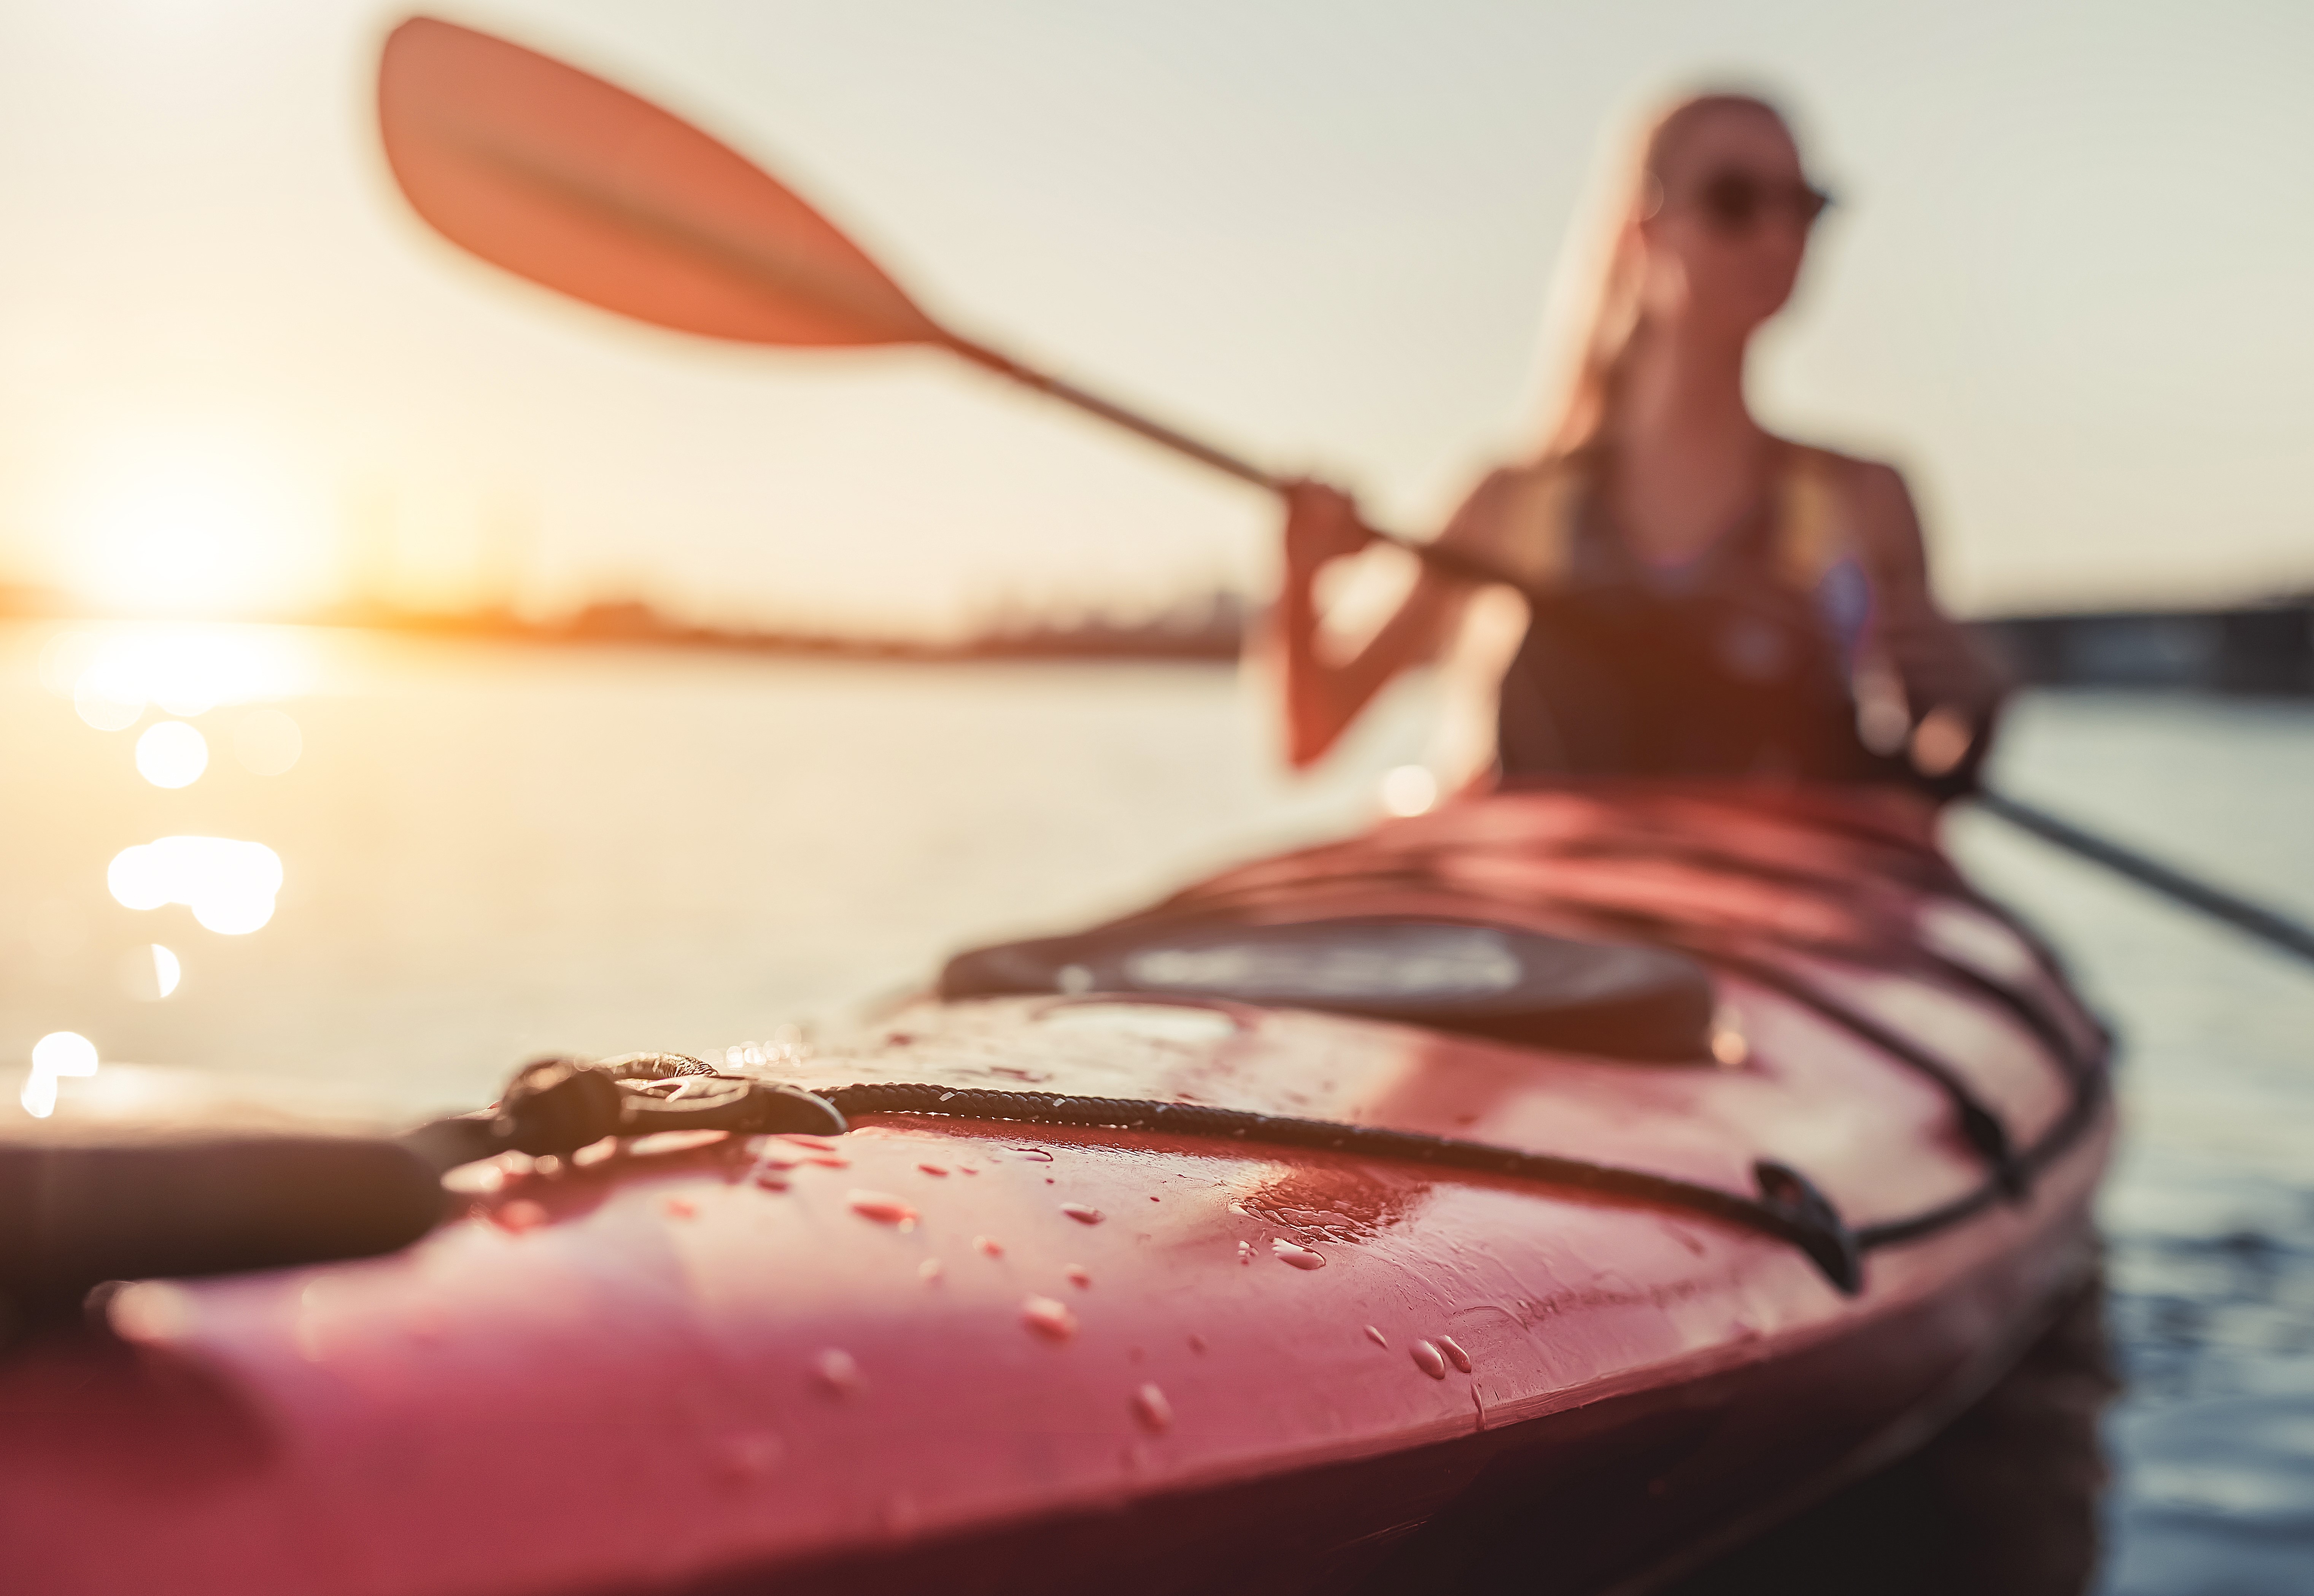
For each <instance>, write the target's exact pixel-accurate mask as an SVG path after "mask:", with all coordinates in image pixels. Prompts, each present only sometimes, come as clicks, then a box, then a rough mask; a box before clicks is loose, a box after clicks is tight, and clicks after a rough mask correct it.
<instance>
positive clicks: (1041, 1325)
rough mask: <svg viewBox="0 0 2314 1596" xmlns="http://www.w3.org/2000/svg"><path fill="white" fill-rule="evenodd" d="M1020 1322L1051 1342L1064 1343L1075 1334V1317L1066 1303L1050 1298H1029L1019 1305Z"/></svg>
mask: <svg viewBox="0 0 2314 1596" xmlns="http://www.w3.org/2000/svg"><path fill="white" fill-rule="evenodd" d="M1020 1322H1021V1323H1022V1324H1024V1325H1026V1326H1028V1327H1029V1328H1030V1329H1031V1330H1034V1331H1035V1332H1037V1334H1038V1335H1039V1336H1044V1337H1046V1338H1047V1340H1051V1341H1066V1340H1067V1339H1068V1338H1069V1337H1070V1336H1074V1335H1075V1334H1076V1333H1077V1316H1076V1315H1075V1314H1073V1313H1072V1312H1070V1311H1069V1305H1068V1304H1067V1303H1065V1302H1062V1301H1055V1299H1053V1298H1051V1297H1031V1298H1029V1300H1028V1301H1025V1302H1023V1303H1021V1304H1020Z"/></svg>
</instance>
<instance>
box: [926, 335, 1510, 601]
mask: <svg viewBox="0 0 2314 1596" xmlns="http://www.w3.org/2000/svg"><path fill="white" fill-rule="evenodd" d="M943 336H944V338H945V339H946V344H947V348H949V349H950V350H951V351H953V352H954V353H956V354H958V355H960V356H962V357H964V358H965V359H967V360H969V361H971V362H972V363H973V364H974V365H975V366H981V367H983V368H985V369H986V370H988V371H993V372H994V373H995V374H996V375H999V376H1002V377H1005V378H1009V379H1010V380H1011V381H1012V382H1015V383H1018V384H1020V385H1021V386H1022V387H1024V388H1033V389H1035V390H1036V391H1037V392H1039V393H1042V394H1045V395H1046V396H1047V397H1048V398H1052V399H1057V400H1059V401H1061V402H1062V403H1064V404H1073V405H1074V406H1076V407H1077V409H1079V410H1083V411H1084V412H1085V413H1086V414H1088V415H1091V416H1097V417H1099V418H1100V419H1102V420H1104V421H1107V422H1108V423H1109V424H1110V425H1111V426H1115V427H1122V428H1125V429H1126V431H1127V432H1130V433H1133V434H1135V435H1136V436H1140V437H1144V438H1146V439H1147V440H1148V441H1149V442H1151V443H1153V444H1155V445H1158V446H1159V447H1161V448H1166V449H1170V450H1172V451H1173V452H1174V453H1175V454H1181V455H1186V456H1187V457H1188V458H1189V459H1191V460H1194V461H1196V462H1197V463H1198V464H1200V465H1206V466H1210V467H1212V468H1213V469H1214V470H1215V471H1217V472H1223V473H1225V474H1226V475H1229V476H1232V477H1235V478H1236V479H1237V480H1238V481H1241V482H1249V483H1251V484H1252V485H1253V486H1254V487H1256V488H1263V489H1267V490H1268V491H1270V492H1272V493H1276V494H1279V495H1283V494H1285V493H1286V492H1287V491H1289V490H1290V489H1292V488H1293V486H1294V484H1293V481H1292V479H1290V478H1287V477H1281V476H1279V475H1278V474H1277V473H1276V472H1270V471H1265V470H1263V469H1262V468H1261V467H1260V466H1259V465H1256V464H1255V463H1253V462H1252V461H1250V460H1248V459H1246V458H1245V457H1244V456H1243V455H1241V454H1232V453H1230V451H1228V450H1227V449H1224V448H1221V447H1219V446H1217V445H1214V444H1209V443H1207V442H1206V440H1205V439H1203V438H1200V437H1192V436H1190V435H1189V434H1188V433H1186V432H1183V431H1180V430H1179V428H1172V427H1168V426H1167V425H1165V423H1164V422H1162V421H1159V420H1155V419H1152V418H1150V417H1148V416H1144V415H1143V414H1142V413H1141V412H1140V411H1138V410H1134V409H1132V408H1130V407H1129V406H1126V405H1122V404H1119V403H1117V401H1115V400H1113V399H1105V398H1103V397H1102V396H1101V395H1100V394H1098V393H1095V392H1092V391H1091V390H1090V389H1086V388H1080V387H1078V386H1077V385H1076V384H1074V383H1072V382H1068V381H1066V380H1064V379H1063V378H1060V377H1056V376H1054V375H1052V374H1050V373H1049V372H1043V371H1038V369H1037V368H1036V367H1034V366H1023V365H1021V364H1020V362H1019V361H1018V360H1015V359H1013V358H1012V357H1011V356H1009V355H1005V354H1002V353H1000V352H998V351H997V350H995V349H992V348H989V347H988V346H987V345H985V344H979V343H975V342H973V341H972V340H971V339H967V338H959V337H958V336H957V335H956V334H954V333H952V332H949V333H944V334H943ZM1366 530H1367V531H1368V532H1370V533H1373V535H1374V536H1375V537H1377V538H1379V539H1381V540H1382V542H1385V543H1391V544H1393V545H1395V546H1396V547H1398V548H1400V549H1404V550H1406V551H1408V552H1409V553H1410V554H1413V555H1415V556H1417V557H1418V558H1419V559H1421V560H1423V561H1424V562H1426V564H1428V565H1431V566H1433V567H1435V568H1436V569H1438V570H1439V571H1440V572H1442V573H1444V575H1446V576H1450V577H1457V578H1461V579H1462V580H1463V581H1466V582H1479V583H1496V582H1499V583H1503V584H1505V585H1506V586H1512V587H1516V586H1520V583H1519V581H1518V578H1515V577H1514V576H1512V575H1511V574H1510V573H1509V572H1507V571H1505V570H1503V569H1499V568H1497V566H1495V565H1493V564H1492V563H1490V562H1488V561H1487V560H1479V559H1476V558H1474V557H1473V556H1471V555H1470V554H1467V553H1465V552H1463V551H1461V550H1459V549H1442V548H1440V547H1439V546H1438V545H1437V544H1435V543H1431V542H1423V541H1422V540H1420V539H1418V538H1410V537H1408V536H1406V535H1405V534H1404V533H1396V532H1385V531H1382V530H1381V529H1380V528H1377V527H1373V526H1368V527H1367V528H1366Z"/></svg>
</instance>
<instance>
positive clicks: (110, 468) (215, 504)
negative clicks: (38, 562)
mask: <svg viewBox="0 0 2314 1596" xmlns="http://www.w3.org/2000/svg"><path fill="white" fill-rule="evenodd" d="M74 477H75V480H74V481H72V482H71V483H70V484H69V486H68V487H67V489H66V497H65V498H64V501H63V503H61V504H60V505H59V506H58V513H57V517H56V521H57V533H59V534H60V535H59V542H60V543H61V545H62V547H61V548H60V550H59V551H58V552H59V554H60V555H61V560H60V564H61V566H62V574H63V576H64V578H65V581H66V585H67V586H70V587H71V588H72V590H73V591H74V592H75V593H77V594H78V595H81V596H82V597H84V598H85V599H88V600H90V601H92V602H93V603H96V604H102V605H103V606H104V607H105V608H107V609H110V610H117V611H126V612H133V613H168V614H267V613H279V612H282V611H285V610H289V609H294V608H296V607H299V606H301V605H304V604H311V603H313V602H314V600H315V599H316V598H318V597H320V596H321V595H322V592H323V591H325V588H326V584H327V580H328V577H329V574H330V573H329V566H330V564H331V559H332V557H333V555H334V554H335V552H336V551H335V548H334V544H333V540H332V538H331V535H330V533H331V527H330V525H329V524H328V521H327V518H326V517H325V516H322V515H321V514H319V513H317V507H315V506H314V505H312V504H311V503H308V502H304V500H305V498H306V496H305V495H301V494H300V493H299V492H298V491H297V483H296V479H295V477H294V475H293V473H292V472H289V471H288V470H287V468H286V467H285V466H284V464H283V463H282V462H281V461H280V460H279V459H278V458H276V457H275V456H274V455H273V454H271V452H269V451H268V450H267V449H265V448H263V447H262V446H261V445H257V444H256V443H254V442H253V441H252V440H251V439H248V438H246V437H239V436H231V435H228V434H224V433H216V434H203V433H199V432H191V431H187V432H179V433H175V434H171V435H159V436H155V435H151V434H148V435H146V436H137V437H134V438H128V437H124V438H119V439H116V440H114V441H113V442H112V443H111V444H110V445H109V446H107V447H105V448H103V449H102V450H99V451H94V452H93V453H92V454H91V455H90V457H89V458H88V459H87V460H86V461H85V462H84V463H82V465H81V467H80V469H79V470H78V471H76V472H75V473H74Z"/></svg>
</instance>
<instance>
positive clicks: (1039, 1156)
mask: <svg viewBox="0 0 2314 1596" xmlns="http://www.w3.org/2000/svg"><path fill="white" fill-rule="evenodd" d="M1011 1151H1014V1152H1017V1153H1019V1154H1020V1156H1021V1157H1022V1158H1024V1159H1030V1160H1035V1161H1036V1162H1038V1163H1039V1164H1049V1163H1051V1162H1052V1161H1053V1155H1052V1154H1051V1153H1049V1152H1047V1151H1045V1150H1044V1149H1043V1148H1041V1147H1016V1148H1013V1149H1012V1150H1011Z"/></svg>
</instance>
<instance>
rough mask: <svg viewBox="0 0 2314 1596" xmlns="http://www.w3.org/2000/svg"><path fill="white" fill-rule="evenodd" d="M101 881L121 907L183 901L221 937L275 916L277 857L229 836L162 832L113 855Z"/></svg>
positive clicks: (247, 929)
mask: <svg viewBox="0 0 2314 1596" xmlns="http://www.w3.org/2000/svg"><path fill="white" fill-rule="evenodd" d="M104 883H105V886H108V887H109V888H110V889H111V892H112V896H113V899H114V901H115V902H117V903H119V904H120V905H121V907H123V908H125V909H158V908H159V907H161V906H162V905H163V904H184V905H185V906H186V907H187V908H189V909H190V910H191V911H192V912H193V918H194V920H196V921H199V923H200V924H201V925H202V926H203V927H205V928H206V929H208V930H213V931H215V932H216V933H217V934H218V935H219V936H225V937H240V936H246V935H248V934H249V933H250V932H251V931H253V930H258V929H259V928H260V927H261V926H263V925H264V924H265V923H266V922H267V921H269V920H271V919H272V918H273V901H274V898H275V896H276V895H278V894H279V892H280V891H281V856H280V855H279V854H278V853H276V852H274V851H273V850H272V849H270V848H268V847H267V846H265V844H264V843H262V842H235V841H234V839H232V838H230V837H163V838H160V839H159V840H158V841H155V842H142V843H139V844H137V846H136V847H133V848H124V849H122V850H121V851H119V853H117V854H115V855H114V856H113V859H112V863H111V865H110V866H109V867H108V868H107V869H106V870H105V873H104Z"/></svg>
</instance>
